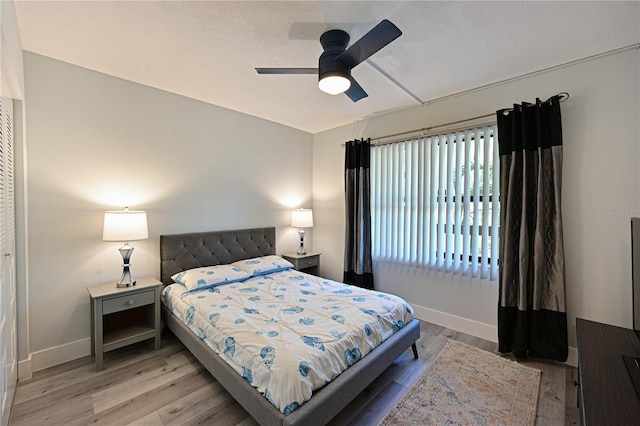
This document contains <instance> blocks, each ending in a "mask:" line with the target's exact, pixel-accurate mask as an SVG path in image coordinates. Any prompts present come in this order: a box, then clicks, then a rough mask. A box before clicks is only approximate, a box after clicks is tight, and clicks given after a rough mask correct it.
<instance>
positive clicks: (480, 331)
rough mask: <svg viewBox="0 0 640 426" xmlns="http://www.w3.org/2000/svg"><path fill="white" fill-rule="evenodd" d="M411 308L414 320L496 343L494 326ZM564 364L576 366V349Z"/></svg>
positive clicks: (496, 335)
mask: <svg viewBox="0 0 640 426" xmlns="http://www.w3.org/2000/svg"><path fill="white" fill-rule="evenodd" d="M411 306H412V307H413V310H414V312H415V315H416V318H418V319H420V320H422V321H426V322H430V323H432V324H437V325H440V326H442V327H446V328H450V329H452V330H456V331H460V332H462V333H465V334H470V335H472V336H475V337H480V338H482V339H485V340H488V341H490V342H496V343H497V342H498V327H496V326H494V325H489V324H484V323H481V322H478V321H474V320H470V319H468V318H463V317H459V316H456V315H452V314H448V313H446V312H441V311H436V310H435V309H430V308H425V307H424V306H418V305H411ZM565 364H567V365H570V366H572V367H577V366H578V350H577V349H576V348H574V347H571V346H570V347H569V357H568V358H567V361H566V362H565Z"/></svg>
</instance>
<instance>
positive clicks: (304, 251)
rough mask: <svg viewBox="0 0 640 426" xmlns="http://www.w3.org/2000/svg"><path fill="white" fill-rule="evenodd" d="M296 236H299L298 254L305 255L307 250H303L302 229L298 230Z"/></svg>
mask: <svg viewBox="0 0 640 426" xmlns="http://www.w3.org/2000/svg"><path fill="white" fill-rule="evenodd" d="M298 235H300V248H298V252H297V253H298V254H307V250H306V249H305V248H304V229H302V228H300V230H298Z"/></svg>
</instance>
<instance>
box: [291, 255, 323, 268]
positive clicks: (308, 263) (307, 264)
mask: <svg viewBox="0 0 640 426" xmlns="http://www.w3.org/2000/svg"><path fill="white" fill-rule="evenodd" d="M319 263H320V256H311V257H305V258H304V259H298V262H297V265H296V266H297V267H298V268H299V269H304V268H311V267H312V266H318V264H319Z"/></svg>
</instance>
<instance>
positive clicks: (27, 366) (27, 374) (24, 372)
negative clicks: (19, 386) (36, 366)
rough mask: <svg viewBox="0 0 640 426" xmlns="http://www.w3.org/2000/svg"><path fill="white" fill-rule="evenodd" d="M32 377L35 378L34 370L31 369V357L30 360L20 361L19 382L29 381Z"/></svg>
mask: <svg viewBox="0 0 640 426" xmlns="http://www.w3.org/2000/svg"><path fill="white" fill-rule="evenodd" d="M31 377H33V370H32V369H31V355H29V358H27V359H24V360H22V361H18V381H19V382H22V381H25V380H29V379H30V378H31Z"/></svg>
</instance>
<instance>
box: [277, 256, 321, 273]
mask: <svg viewBox="0 0 640 426" xmlns="http://www.w3.org/2000/svg"><path fill="white" fill-rule="evenodd" d="M282 257H283V258H284V259H286V260H288V261H289V262H291V263H293V268H294V269H297V270H298V271H301V272H306V273H307V274H311V275H319V272H320V271H319V270H320V253H307V254H297V253H286V254H283V255H282Z"/></svg>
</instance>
